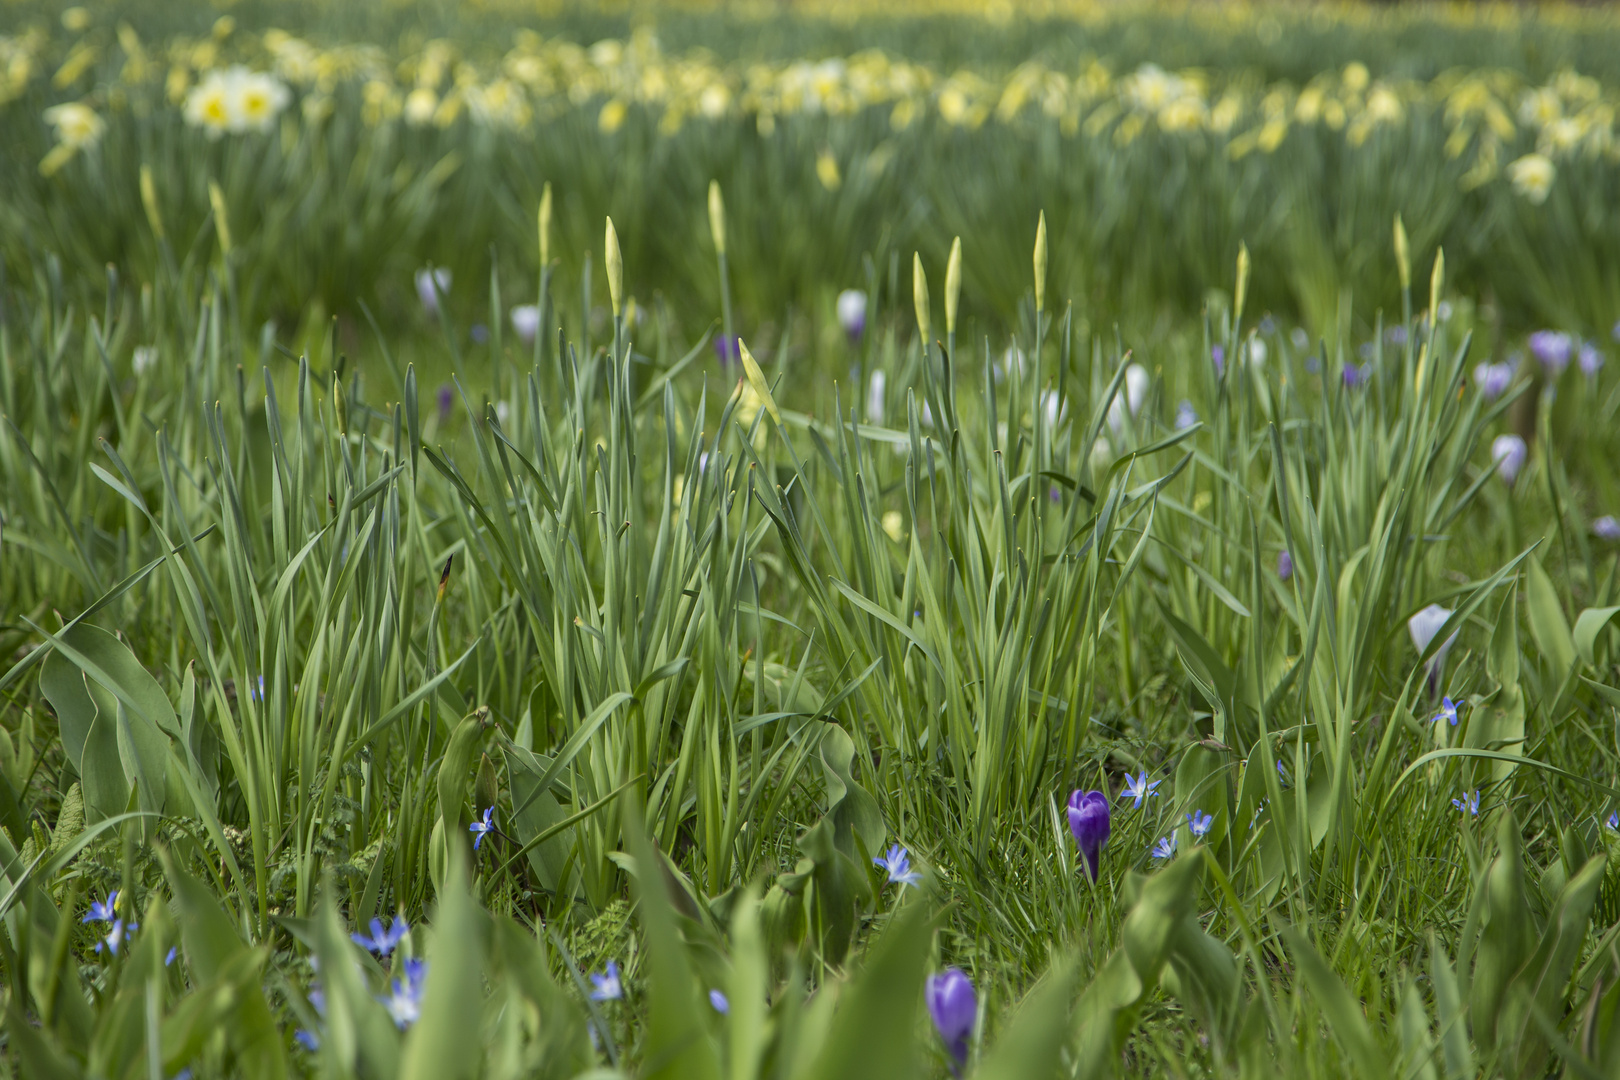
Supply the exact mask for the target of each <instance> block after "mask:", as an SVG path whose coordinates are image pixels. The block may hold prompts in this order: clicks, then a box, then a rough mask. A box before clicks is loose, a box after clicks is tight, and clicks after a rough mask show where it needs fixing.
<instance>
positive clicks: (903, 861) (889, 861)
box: [872, 844, 922, 888]
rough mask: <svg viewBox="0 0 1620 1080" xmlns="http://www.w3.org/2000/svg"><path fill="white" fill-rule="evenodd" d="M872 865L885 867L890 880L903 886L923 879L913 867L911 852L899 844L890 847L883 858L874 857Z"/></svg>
mask: <svg viewBox="0 0 1620 1080" xmlns="http://www.w3.org/2000/svg"><path fill="white" fill-rule="evenodd" d="M872 865H873V866H881V867H883V869H884V870H886V871H887V872H888V874H889V881H890V882H891V883H894V884H898V885H899V886H900V887H901V888H905V887H906V886H907V885H915V884H917V882H919V881H921V880H922V875H921V874H919V873H917V871H915V870H913V869H912V868H911V854H910V852H908V851H906V849H905V848H903V847H901V846H900V845H899V844H895V845H894V846H893V847H891V848H889V850H888V851H887V852H886V853H884V855H883V857H882V858H878V859H873V860H872Z"/></svg>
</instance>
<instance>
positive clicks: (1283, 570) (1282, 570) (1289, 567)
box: [1277, 551, 1294, 581]
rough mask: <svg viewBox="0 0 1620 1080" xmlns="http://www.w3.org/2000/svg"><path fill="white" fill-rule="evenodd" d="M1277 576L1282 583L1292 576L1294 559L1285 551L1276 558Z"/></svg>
mask: <svg viewBox="0 0 1620 1080" xmlns="http://www.w3.org/2000/svg"><path fill="white" fill-rule="evenodd" d="M1277 576H1278V577H1280V578H1282V579H1283V580H1284V581H1287V580H1289V579H1290V578H1292V577H1293V576H1294V557H1293V556H1292V555H1290V554H1288V552H1286V551H1284V552H1281V553H1280V554H1278V556H1277Z"/></svg>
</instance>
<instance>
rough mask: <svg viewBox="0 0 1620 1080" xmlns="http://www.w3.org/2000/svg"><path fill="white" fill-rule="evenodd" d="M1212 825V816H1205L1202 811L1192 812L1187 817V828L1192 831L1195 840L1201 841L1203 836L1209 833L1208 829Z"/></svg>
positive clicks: (1213, 819)
mask: <svg viewBox="0 0 1620 1080" xmlns="http://www.w3.org/2000/svg"><path fill="white" fill-rule="evenodd" d="M1213 824H1215V818H1214V816H1213V815H1211V814H1206V813H1204V812H1203V811H1202V810H1194V811H1193V812H1192V813H1190V814H1188V815H1187V827H1188V828H1189V829H1191V830H1192V834H1193V839H1195V840H1201V839H1203V836H1204V834H1205V833H1207V832H1209V827H1210V826H1211V825H1213Z"/></svg>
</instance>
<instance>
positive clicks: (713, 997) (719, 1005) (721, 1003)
mask: <svg viewBox="0 0 1620 1080" xmlns="http://www.w3.org/2000/svg"><path fill="white" fill-rule="evenodd" d="M709 1004H710V1005H713V1006H714V1011H715V1012H717V1013H719V1014H720V1015H721V1016H729V1015H730V1014H731V1002H729V1001H727V1000H726V995H725V994H723V993H721V992H720V991H719V990H710V991H709Z"/></svg>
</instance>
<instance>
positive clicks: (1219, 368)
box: [1209, 345, 1226, 379]
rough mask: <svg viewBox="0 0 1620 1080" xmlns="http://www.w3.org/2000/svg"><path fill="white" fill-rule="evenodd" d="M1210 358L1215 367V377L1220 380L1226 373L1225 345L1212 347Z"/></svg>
mask: <svg viewBox="0 0 1620 1080" xmlns="http://www.w3.org/2000/svg"><path fill="white" fill-rule="evenodd" d="M1209 358H1210V360H1211V362H1213V363H1214V365H1215V377H1216V378H1217V379H1218V378H1220V377H1221V376H1222V375H1223V374H1225V372H1226V347H1225V346H1224V345H1213V346H1211V347H1210V350H1209Z"/></svg>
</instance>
